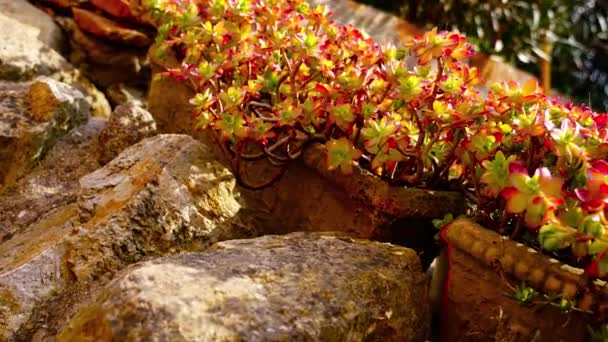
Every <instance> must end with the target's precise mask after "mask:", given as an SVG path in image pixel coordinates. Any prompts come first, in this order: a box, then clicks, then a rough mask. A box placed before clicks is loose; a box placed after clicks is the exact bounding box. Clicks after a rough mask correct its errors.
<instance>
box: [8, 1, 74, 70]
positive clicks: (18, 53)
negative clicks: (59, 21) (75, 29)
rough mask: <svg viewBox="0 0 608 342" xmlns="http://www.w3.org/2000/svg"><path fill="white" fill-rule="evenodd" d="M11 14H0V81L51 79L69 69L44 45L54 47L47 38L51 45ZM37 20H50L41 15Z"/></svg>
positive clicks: (39, 31) (32, 27)
mask: <svg viewBox="0 0 608 342" xmlns="http://www.w3.org/2000/svg"><path fill="white" fill-rule="evenodd" d="M15 1H16V2H17V3H20V2H22V0H15ZM0 6H2V7H0V9H5V8H7V7H8V5H7V4H3V3H0ZM20 7H21V6H20ZM7 12H8V11H7ZM13 12H14V11H11V12H9V13H5V12H4V10H3V11H0V27H2V28H3V29H2V30H0V79H4V80H11V81H20V80H30V79H32V78H33V77H35V76H37V75H51V74H53V73H56V72H58V71H60V70H62V69H65V68H68V67H69V66H68V64H67V62H66V61H65V60H64V59H63V58H62V57H61V55H59V53H58V52H57V51H55V50H53V49H52V48H51V47H49V46H48V45H46V43H47V42H49V43H52V44H56V43H54V42H53V41H52V40H54V39H53V38H47V39H50V40H51V41H48V40H47V41H45V40H44V39H45V38H44V37H41V28H40V27H37V26H32V25H28V24H27V23H26V22H25V21H22V18H20V17H18V16H17V17H13V16H11V13H13ZM39 19H40V20H41V21H45V20H50V18H49V17H48V16H46V14H44V13H43V12H40V16H39Z"/></svg>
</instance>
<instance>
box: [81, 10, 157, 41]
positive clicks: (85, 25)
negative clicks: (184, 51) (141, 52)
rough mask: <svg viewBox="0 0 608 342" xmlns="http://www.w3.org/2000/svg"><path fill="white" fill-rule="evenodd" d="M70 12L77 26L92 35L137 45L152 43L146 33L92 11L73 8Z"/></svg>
mask: <svg viewBox="0 0 608 342" xmlns="http://www.w3.org/2000/svg"><path fill="white" fill-rule="evenodd" d="M72 13H73V14H74V21H75V22H76V24H77V25H78V27H80V28H81V29H82V30H83V31H85V32H88V33H90V34H92V35H94V36H97V37H100V38H104V39H107V40H110V41H113V42H117V43H121V44H125V45H133V46H137V47H146V46H149V45H150V44H152V40H151V39H150V38H149V37H148V36H146V34H144V33H142V32H140V31H137V30H134V29H131V28H128V27H126V26H124V25H121V24H120V23H118V22H116V21H113V20H111V19H108V18H105V17H103V16H101V15H99V14H96V13H94V12H91V11H87V10H84V9H80V8H73V9H72Z"/></svg>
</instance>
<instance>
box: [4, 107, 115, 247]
mask: <svg viewBox="0 0 608 342" xmlns="http://www.w3.org/2000/svg"><path fill="white" fill-rule="evenodd" d="M105 126H106V122H105V121H104V120H102V119H98V118H92V119H90V120H89V122H87V124H86V125H83V126H80V127H78V128H75V129H73V130H72V131H70V133H68V134H66V135H65V136H64V137H63V138H61V139H60V140H59V141H58V142H57V143H56V144H55V146H53V148H51V150H49V152H48V154H47V155H46V157H45V158H44V160H42V162H40V164H39V165H37V166H36V167H35V168H34V169H33V170H32V171H31V172H29V173H28V174H27V175H26V176H24V177H23V178H21V179H20V180H19V181H18V182H17V183H16V184H15V185H14V186H12V187H11V188H9V189H8V190H7V191H5V192H4V193H3V194H2V195H1V196H0V239H1V240H2V241H8V240H10V239H12V238H13V237H14V236H15V235H18V234H20V232H21V231H22V230H23V229H25V228H26V227H28V226H30V225H32V224H34V223H35V222H37V221H38V220H41V219H42V220H44V218H45V217H46V216H49V215H52V214H53V213H54V211H55V210H57V209H61V208H64V207H65V206H66V205H69V204H74V203H76V201H77V200H78V194H79V191H80V183H79V179H80V178H81V177H83V176H84V175H86V174H88V173H91V172H93V171H95V170H96V169H98V168H99V167H100V165H99V162H98V161H97V160H98V150H99V147H98V145H99V144H98V139H99V135H100V133H101V131H102V129H103V128H104V127H105Z"/></svg>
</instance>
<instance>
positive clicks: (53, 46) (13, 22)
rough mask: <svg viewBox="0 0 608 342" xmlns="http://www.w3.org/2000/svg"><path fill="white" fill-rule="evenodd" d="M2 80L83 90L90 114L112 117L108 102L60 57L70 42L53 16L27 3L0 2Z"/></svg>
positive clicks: (6, 0) (1, 0)
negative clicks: (44, 79)
mask: <svg viewBox="0 0 608 342" xmlns="http://www.w3.org/2000/svg"><path fill="white" fill-rule="evenodd" d="M0 26H2V27H12V28H13V29H11V30H0V80H2V79H4V80H11V81H29V80H32V79H33V78H35V77H37V76H49V77H51V78H53V79H55V80H57V81H60V82H64V83H67V84H69V85H71V86H73V87H74V88H76V89H78V90H80V91H81V92H82V93H83V94H84V95H85V97H86V98H87V101H88V102H89V104H90V105H91V114H92V115H93V116H98V117H107V116H109V115H110V112H111V108H110V104H109V103H108V101H107V99H106V98H105V96H104V95H103V93H101V92H100V91H99V90H98V89H97V88H96V87H95V85H93V84H92V83H91V82H90V81H89V80H88V79H86V78H85V77H84V76H83V75H82V74H81V73H80V71H79V70H77V69H75V68H74V67H73V66H72V65H70V63H68V62H67V61H66V60H65V59H64V58H63V57H62V56H61V53H65V52H66V50H67V48H68V41H67V39H66V37H65V36H64V34H63V31H62V30H61V28H60V27H59V26H58V25H57V24H56V23H55V22H54V21H53V19H52V18H51V16H49V15H48V14H46V13H44V12H43V11H41V10H39V9H37V8H35V7H34V6H32V5H31V4H30V3H28V2H27V1H25V0H0Z"/></svg>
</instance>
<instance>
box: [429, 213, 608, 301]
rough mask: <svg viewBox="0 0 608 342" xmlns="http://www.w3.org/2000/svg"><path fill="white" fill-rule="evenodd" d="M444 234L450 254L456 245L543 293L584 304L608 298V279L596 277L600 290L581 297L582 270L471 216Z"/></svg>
mask: <svg viewBox="0 0 608 342" xmlns="http://www.w3.org/2000/svg"><path fill="white" fill-rule="evenodd" d="M441 235H442V239H443V240H444V241H445V242H446V243H447V245H448V247H447V248H448V255H449V254H450V250H451V249H454V248H455V249H458V250H460V251H462V252H464V253H467V254H469V255H470V256H472V257H473V258H475V259H476V260H478V261H479V262H481V263H482V264H484V265H485V266H487V267H491V268H495V267H497V265H499V266H500V267H501V269H502V271H504V272H505V273H506V274H508V275H510V276H512V277H513V278H515V279H517V280H518V281H524V282H526V283H527V285H528V286H531V287H533V288H534V289H536V290H537V291H539V292H541V293H543V294H549V295H562V296H563V298H566V299H569V300H575V301H576V304H577V305H579V304H583V306H589V305H590V304H589V303H590V302H589V299H591V303H598V302H600V301H605V300H608V282H606V281H603V280H600V279H596V280H594V281H593V282H594V284H595V285H596V286H597V288H599V289H600V291H596V292H595V293H589V292H587V293H582V295H581V296H578V293H579V292H580V291H581V290H584V289H586V288H587V287H588V284H589V278H588V277H587V276H586V275H585V274H584V270H583V269H580V268H576V267H573V266H570V265H568V264H565V263H563V262H560V261H558V260H556V259H554V258H551V257H550V256H548V255H546V254H543V253H541V252H539V251H537V250H535V249H533V248H531V247H529V246H527V245H524V244H522V243H519V242H516V241H513V240H511V239H510V238H508V237H507V236H503V235H500V234H498V233H497V232H495V231H493V230H490V229H488V228H485V227H483V226H482V225H479V224H477V223H476V222H473V221H472V220H470V219H468V218H461V219H456V220H454V221H452V222H451V223H450V224H448V225H447V226H446V227H444V228H443V230H442V233H441Z"/></svg>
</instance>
